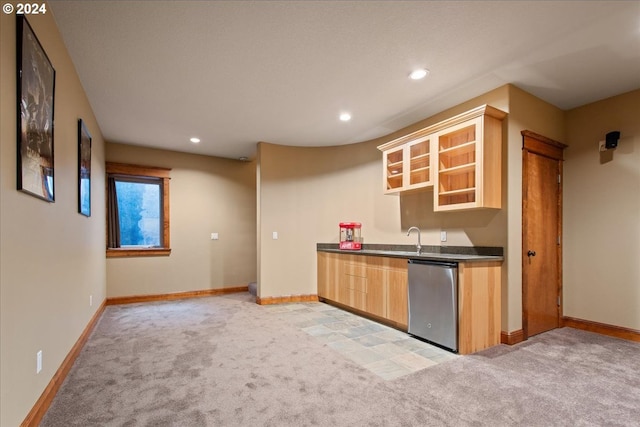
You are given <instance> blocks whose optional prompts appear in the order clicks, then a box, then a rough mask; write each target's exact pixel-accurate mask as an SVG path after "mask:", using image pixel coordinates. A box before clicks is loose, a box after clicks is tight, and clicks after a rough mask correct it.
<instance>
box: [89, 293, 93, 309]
mask: <svg viewBox="0 0 640 427" xmlns="http://www.w3.org/2000/svg"><path fill="white" fill-rule="evenodd" d="M89 307H93V295H89Z"/></svg>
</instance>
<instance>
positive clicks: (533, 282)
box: [522, 131, 566, 339]
mask: <svg viewBox="0 0 640 427" xmlns="http://www.w3.org/2000/svg"><path fill="white" fill-rule="evenodd" d="M522 135H523V163H522V166H523V167H522V174H523V178H522V186H523V188H522V308H523V313H522V315H523V318H522V330H523V334H524V338H525V339H526V338H528V337H530V336H533V335H536V334H539V333H542V332H545V331H548V330H551V329H555V328H557V327H559V326H560V316H561V314H562V246H561V245H562V239H561V236H562V154H563V150H564V148H565V147H566V145H564V144H562V143H560V142H557V141H553V140H551V139H549V138H546V137H543V136H541V135H538V134H535V133H533V132H530V131H523V132H522Z"/></svg>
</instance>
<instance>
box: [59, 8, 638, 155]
mask: <svg viewBox="0 0 640 427" xmlns="http://www.w3.org/2000/svg"><path fill="white" fill-rule="evenodd" d="M50 9H51V10H52V11H53V14H54V16H55V19H56V22H57V24H58V27H59V29H60V32H61V34H62V36H63V38H64V41H65V44H66V46H67V48H68V49H69V53H70V55H71V58H72V60H73V62H74V64H75V66H76V69H77V71H78V74H79V76H80V79H81V81H82V84H83V86H84V88H85V91H86V93H87V96H88V98H89V101H90V103H91V106H92V108H93V110H94V112H95V114H96V117H97V119H98V123H99V125H100V129H101V131H102V133H103V135H104V137H105V138H106V139H107V140H108V141H111V142H120V143H127V144H134V145H143V146H151V147H158V148H164V149H170V150H176V151H185V152H193V153H199V154H208V155H214V156H221V157H229V158H238V157H240V156H248V157H252V156H254V155H255V151H256V143H257V142H258V141H266V142H271V143H276V144H285V145H297V146H322V145H340V144H347V143H353V142H360V141H364V140H369V139H372V138H375V137H378V136H382V135H386V134H388V133H390V132H392V131H395V130H398V129H400V128H402V127H404V126H407V125H409V124H411V123H414V122H416V121H418V120H421V119H423V118H426V117H429V116H431V115H433V114H435V113H437V112H439V111H442V110H444V109H446V108H448V107H451V106H453V105H456V104H458V103H460V102H463V101H465V100H467V99H470V98H472V97H474V96H477V95H480V94H482V93H484V92H486V91H488V90H491V89H494V88H496V87H498V86H501V85H503V84H505V83H513V84H515V85H517V86H518V87H520V88H522V89H524V90H526V91H528V92H530V93H532V94H534V95H536V96H538V97H540V98H542V99H544V100H546V101H548V102H550V103H551V104H554V105H556V106H558V107H560V108H562V109H570V108H573V107H576V106H580V105H584V104H586V103H589V102H593V101H596V100H599V99H603V98H606V97H609V96H613V95H617V94H620V93H624V92H627V91H629V90H633V89H638V88H640V1H83V2H80V1H52V2H50ZM416 67H426V68H428V69H429V70H430V71H431V74H430V75H429V77H428V78H426V79H424V80H422V81H412V80H410V79H408V78H407V76H408V74H409V72H410V71H411V70H412V69H414V68H416ZM342 111H349V112H351V114H352V115H353V119H352V120H351V122H349V123H343V122H340V121H339V120H338V115H339V113H340V112H342ZM192 136H198V137H199V138H201V139H202V142H201V143H200V144H198V145H195V144H192V143H190V142H189V138H190V137H192Z"/></svg>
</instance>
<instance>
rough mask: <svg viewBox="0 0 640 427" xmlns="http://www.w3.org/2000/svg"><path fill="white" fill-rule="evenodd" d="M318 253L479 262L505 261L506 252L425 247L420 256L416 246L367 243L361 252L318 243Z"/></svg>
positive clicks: (464, 247)
mask: <svg viewBox="0 0 640 427" xmlns="http://www.w3.org/2000/svg"><path fill="white" fill-rule="evenodd" d="M317 251H318V252H333V253H340V254H350V255H368V256H385V257H392V258H404V259H422V260H431V261H450V262H478V261H484V262H487V261H504V256H503V253H504V250H503V248H500V247H489V246H423V247H422V249H421V251H420V255H418V254H417V251H416V246H415V245H385V244H375V243H367V244H363V245H362V249H360V250H355V251H354V250H341V249H339V246H338V244H337V243H318V244H317Z"/></svg>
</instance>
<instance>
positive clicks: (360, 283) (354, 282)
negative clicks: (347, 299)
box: [345, 276, 367, 294]
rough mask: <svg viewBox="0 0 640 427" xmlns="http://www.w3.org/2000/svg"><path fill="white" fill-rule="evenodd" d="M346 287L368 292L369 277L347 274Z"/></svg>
mask: <svg viewBox="0 0 640 427" xmlns="http://www.w3.org/2000/svg"><path fill="white" fill-rule="evenodd" d="M345 285H346V286H345V287H346V288H347V289H352V290H354V291H357V292H362V293H365V294H366V293H367V279H366V277H358V276H345Z"/></svg>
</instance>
